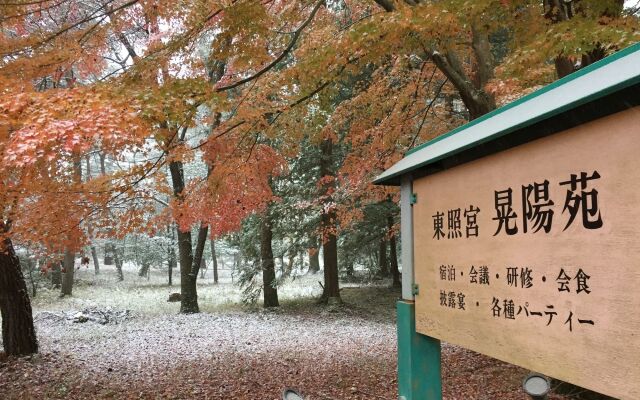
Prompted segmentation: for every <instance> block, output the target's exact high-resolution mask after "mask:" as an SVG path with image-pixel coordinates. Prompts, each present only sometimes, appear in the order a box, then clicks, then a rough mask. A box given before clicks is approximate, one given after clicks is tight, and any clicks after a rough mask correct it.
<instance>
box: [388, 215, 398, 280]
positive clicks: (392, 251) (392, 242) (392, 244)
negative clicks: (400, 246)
mask: <svg viewBox="0 0 640 400" xmlns="http://www.w3.org/2000/svg"><path fill="white" fill-rule="evenodd" d="M388 225H389V233H390V234H391V236H390V237H389V258H390V261H391V276H393V287H400V286H401V283H400V270H399V269H398V254H397V248H396V234H395V233H393V232H392V229H393V217H391V216H389V219H388Z"/></svg>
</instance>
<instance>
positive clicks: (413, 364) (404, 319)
mask: <svg viewBox="0 0 640 400" xmlns="http://www.w3.org/2000/svg"><path fill="white" fill-rule="evenodd" d="M400 193H401V200H400V207H401V233H400V234H401V236H402V300H400V301H398V304H397V320H398V322H397V324H398V394H399V397H400V399H403V400H440V399H442V380H441V373H440V341H439V340H437V339H434V338H431V337H428V336H425V335H422V334H419V333H417V332H416V313H415V303H414V301H413V300H414V296H415V295H416V293H415V290H414V284H415V280H414V274H413V208H412V206H413V204H414V203H415V197H414V195H413V185H412V178H411V176H410V175H407V176H405V177H403V179H402V184H401V189H400Z"/></svg>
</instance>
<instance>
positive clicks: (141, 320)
mask: <svg viewBox="0 0 640 400" xmlns="http://www.w3.org/2000/svg"><path fill="white" fill-rule="evenodd" d="M125 272H126V276H125V281H124V282H120V283H117V282H116V281H115V271H113V270H111V269H109V268H103V270H102V273H101V275H99V276H98V277H96V276H95V275H94V274H93V271H91V270H86V269H83V270H80V271H79V272H78V284H77V285H76V287H75V288H74V296H73V297H72V298H64V299H58V297H57V291H49V290H44V289H41V290H40V292H39V294H38V296H37V297H36V299H34V314H35V318H36V327H37V330H38V336H39V341H40V349H41V354H40V355H37V356H35V357H32V358H30V359H21V360H8V361H7V360H4V361H3V360H1V359H0V383H2V384H1V385H0V398H1V399H32V398H33V399H41V398H42V399H46V398H65V399H85V398H86V399H93V398H113V399H122V398H134V399H137V398H144V399H147V398H148V399H156V398H162V399H164V398H167V399H186V398H194V399H279V398H281V397H280V396H281V392H282V390H283V389H284V388H285V387H295V388H298V389H299V390H300V391H301V392H302V393H303V394H304V395H305V396H306V397H305V398H306V399H307V400H309V399H329V400H336V399H394V398H395V397H396V394H395V393H396V391H397V388H396V354H395V353H396V336H395V321H394V319H395V317H394V303H395V299H396V298H397V297H398V295H399V293H398V292H397V291H395V290H392V289H389V288H387V287H385V286H383V285H378V286H369V287H361V288H358V287H346V288H345V289H343V291H342V294H343V298H344V299H345V301H346V305H345V306H341V307H335V306H334V307H326V306H319V305H317V304H316V303H315V301H314V297H315V296H317V295H318V294H319V293H320V290H321V288H320V285H318V283H317V281H318V280H319V279H321V275H316V276H307V277H300V278H298V279H296V280H295V281H293V282H289V283H287V284H286V285H285V286H284V287H282V288H281V289H280V290H279V292H280V298H281V300H282V307H281V308H280V309H277V310H272V311H266V310H262V309H260V308H259V307H246V306H242V305H239V304H238V303H239V300H240V297H241V296H240V295H241V292H240V290H239V289H238V288H236V287H235V285H234V284H232V283H231V282H230V277H229V276H224V275H223V276H224V278H223V280H222V283H220V284H218V285H213V283H212V282H211V278H210V273H211V271H209V272H208V274H209V275H208V276H209V277H208V280H207V278H205V280H203V282H202V283H201V284H200V285H199V287H198V291H199V302H200V307H201V309H202V312H201V313H200V314H195V315H180V314H178V309H179V303H168V302H167V301H166V300H167V298H168V295H169V293H171V292H177V291H179V289H178V287H176V286H174V287H173V288H168V287H166V277H165V275H164V272H166V271H164V272H163V271H159V270H153V271H152V274H151V277H150V279H149V280H147V278H139V277H137V276H136V274H135V272H136V271H135V269H134V268H133V267H132V266H129V268H127V269H126V271H125ZM178 281H179V280H178V279H177V278H176V282H178ZM86 308H90V309H93V310H102V311H103V312H106V313H115V314H117V315H120V316H123V318H119V319H116V321H115V322H113V323H107V324H104V325H103V324H100V323H96V322H94V321H91V320H89V321H86V322H83V323H78V322H73V321H72V320H71V319H67V318H65V316H73V315H74V313H75V312H76V311H80V310H83V309H86ZM124 310H130V312H129V313H128V314H124ZM525 374H526V371H523V370H521V369H520V368H517V367H514V366H511V365H507V364H504V363H500V362H498V361H496V360H493V359H490V358H487V357H484V356H481V355H478V354H476V353H473V352H470V351H466V350H463V349H460V348H458V347H455V346H451V345H447V344H444V345H443V375H444V377H445V378H444V380H445V387H444V392H445V398H447V399H464V400H468V399H523V398H524V397H523V395H522V392H521V391H520V383H521V379H522V377H523V376H524V375H525Z"/></svg>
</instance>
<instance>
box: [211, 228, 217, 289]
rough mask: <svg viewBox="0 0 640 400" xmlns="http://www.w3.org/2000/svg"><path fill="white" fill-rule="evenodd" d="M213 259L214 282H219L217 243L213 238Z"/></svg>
mask: <svg viewBox="0 0 640 400" xmlns="http://www.w3.org/2000/svg"><path fill="white" fill-rule="evenodd" d="M211 261H213V283H214V284H216V283H218V258H217V255H216V243H215V242H214V240H213V239H211Z"/></svg>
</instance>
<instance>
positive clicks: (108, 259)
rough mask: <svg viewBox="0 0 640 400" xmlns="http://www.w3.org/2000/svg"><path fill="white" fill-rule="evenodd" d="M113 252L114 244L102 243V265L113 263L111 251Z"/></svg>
mask: <svg viewBox="0 0 640 400" xmlns="http://www.w3.org/2000/svg"><path fill="white" fill-rule="evenodd" d="M114 252H115V245H114V244H113V243H107V244H105V245H104V259H103V260H102V261H104V265H113V253H114Z"/></svg>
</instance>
